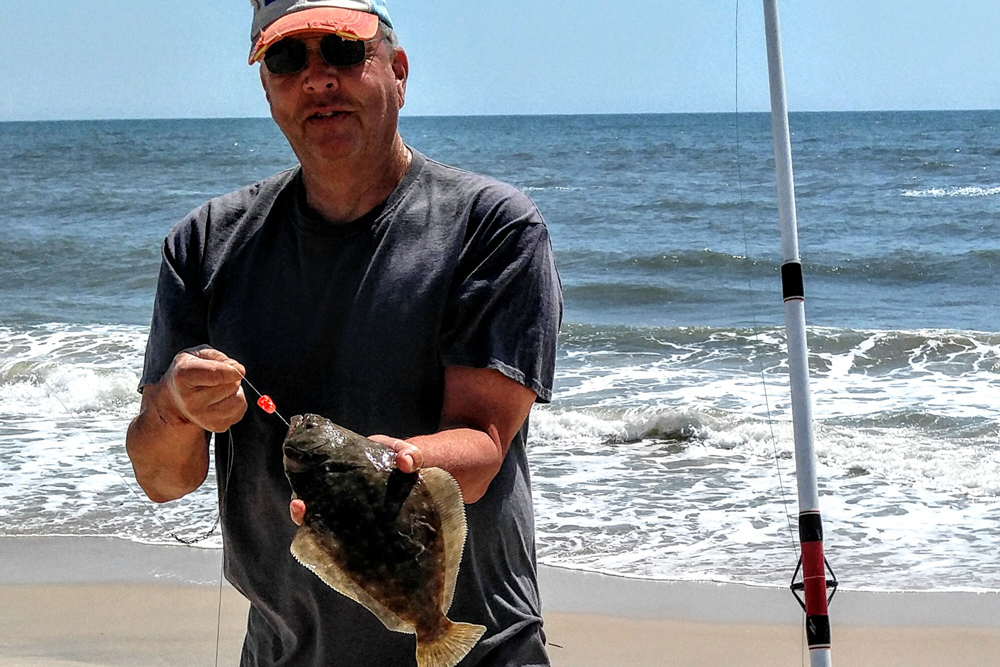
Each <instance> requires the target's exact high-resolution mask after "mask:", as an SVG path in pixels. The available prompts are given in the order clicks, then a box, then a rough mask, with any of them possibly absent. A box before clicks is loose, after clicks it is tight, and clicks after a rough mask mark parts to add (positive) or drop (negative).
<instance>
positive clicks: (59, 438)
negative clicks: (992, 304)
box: [0, 325, 1000, 589]
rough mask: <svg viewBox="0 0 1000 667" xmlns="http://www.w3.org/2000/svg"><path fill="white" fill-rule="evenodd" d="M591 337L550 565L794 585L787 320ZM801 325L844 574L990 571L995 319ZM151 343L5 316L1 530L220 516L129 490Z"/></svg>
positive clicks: (992, 580) (999, 511)
mask: <svg viewBox="0 0 1000 667" xmlns="http://www.w3.org/2000/svg"><path fill="white" fill-rule="evenodd" d="M596 338H598V339H600V340H601V341H604V342H601V343H594V342H588V343H586V344H584V343H582V342H580V340H582V339H580V340H576V339H572V338H571V339H569V340H567V344H566V345H564V353H563V356H562V357H561V358H560V361H559V365H558V372H557V388H556V392H555V395H556V400H555V402H554V403H553V405H551V406H540V407H539V408H537V409H536V410H535V411H534V412H533V416H532V426H531V433H530V441H529V442H530V451H529V457H530V461H531V465H532V476H533V482H534V490H535V501H536V512H537V527H538V542H539V555H540V558H541V560H542V561H543V562H548V563H553V564H560V565H565V566H571V567H580V568H585V569H592V570H597V571H606V572H615V573H618V574H625V575H629V576H643V577H655V578H668V579H709V580H719V581H739V582H744V583H756V584H765V585H779V584H783V583H785V581H784V580H785V579H786V578H787V577H789V576H790V573H791V570H792V569H794V564H795V563H794V560H795V556H794V553H795V546H794V542H795V540H794V530H791V531H790V522H791V523H793V524H794V515H795V512H796V509H795V508H796V501H795V481H794V479H793V475H794V463H793V461H792V452H793V449H794V447H793V443H792V436H791V427H790V411H789V405H788V397H787V393H788V389H787V375H786V373H785V366H784V362H783V361H782V348H783V343H784V341H783V336H782V335H781V334H780V333H778V332H776V331H765V332H762V333H761V335H760V336H759V341H757V342H754V340H753V338H752V337H750V336H748V335H747V334H746V332H735V331H729V332H727V331H699V330H674V331H654V330H650V331H645V332H639V333H637V334H634V335H633V334H629V333H627V332H626V333H623V334H621V335H620V336H617V337H616V336H608V335H602V336H598V337H596ZM810 338H811V340H813V341H814V342H815V344H816V345H815V349H816V350H817V351H816V352H815V353H814V354H813V355H812V357H811V364H812V367H813V373H812V380H813V393H814V398H815V416H816V445H817V453H818V458H819V472H820V480H821V486H822V494H823V495H822V507H823V511H824V517H825V520H826V522H827V529H828V542H829V549H830V551H831V562H832V563H834V566H835V568H836V569H837V571H838V574H839V575H840V576H841V578H842V579H843V580H844V581H845V584H846V585H848V586H852V587H855V588H876V589H877V588H900V587H902V588H916V589H952V588H970V587H972V588H989V589H997V588H1000V565H998V563H997V562H996V558H995V554H996V553H997V551H998V550H1000V536H998V535H997V533H996V531H995V530H993V529H992V528H991V526H995V525H997V522H998V521H1000V423H998V417H997V413H996V410H995V406H996V405H997V404H1000V336H996V335H992V334H975V333H968V332H950V331H936V330H928V331H911V332H880V331H871V332H864V331H854V332H843V331H831V330H822V329H816V330H812V331H811V332H810ZM144 344H145V331H144V330H143V329H142V328H139V327H73V326H69V325H51V326H47V327H37V328H33V329H30V330H24V331H15V330H10V329H6V330H4V329H0V526H2V530H3V532H5V533H8V534H76V535H95V534H104V535H116V536H119V537H126V538H128V539H133V540H137V541H143V542H153V543H163V542H170V541H172V539H173V538H172V537H170V533H171V532H174V533H178V534H183V535H184V536H185V537H194V536H200V535H203V534H205V533H206V532H208V531H209V530H210V529H211V527H212V525H213V524H214V521H215V518H216V516H217V500H216V496H215V487H214V482H213V481H211V480H210V483H209V484H206V485H205V486H204V487H203V488H202V489H201V490H200V491H199V492H198V493H196V494H194V495H192V496H190V497H188V498H185V499H184V500H183V501H181V502H179V503H172V504H168V505H166V506H153V505H152V504H151V503H149V501H147V500H145V499H144V498H142V497H140V496H139V495H138V494H137V488H138V487H137V486H136V485H135V482H134V480H133V479H132V477H131V467H130V465H129V463H128V460H127V457H126V456H125V452H124V447H123V442H124V432H125V428H126V426H127V424H128V420H129V419H130V418H131V417H132V416H133V415H134V414H135V412H136V410H137V409H138V398H139V397H138V393H137V392H136V391H135V388H136V384H137V382H138V376H139V372H140V369H141V363H142V349H143V347H144ZM760 369H763V373H762V374H761V372H760ZM762 377H763V378H764V379H765V380H766V390H767V392H766V394H767V396H766V398H767V400H765V385H764V381H763V380H762ZM779 471H780V472H779ZM129 485H131V489H130V488H129ZM786 503H787V506H786ZM789 515H791V516H792V519H790V518H789ZM201 546H208V547H218V546H219V538H218V537H217V536H216V537H213V538H212V539H210V540H207V541H205V542H203V543H201Z"/></svg>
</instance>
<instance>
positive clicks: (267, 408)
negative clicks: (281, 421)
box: [257, 396, 278, 415]
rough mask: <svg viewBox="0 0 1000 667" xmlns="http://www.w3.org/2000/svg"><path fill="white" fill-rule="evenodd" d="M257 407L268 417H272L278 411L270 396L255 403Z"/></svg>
mask: <svg viewBox="0 0 1000 667" xmlns="http://www.w3.org/2000/svg"><path fill="white" fill-rule="evenodd" d="M257 405H258V406H260V409H261V410H263V411H264V412H266V413H267V414H269V415H273V414H274V413H275V412H277V411H278V406H276V405H275V404H274V401H272V400H271V397H270V396H261V397H260V400H258V401H257Z"/></svg>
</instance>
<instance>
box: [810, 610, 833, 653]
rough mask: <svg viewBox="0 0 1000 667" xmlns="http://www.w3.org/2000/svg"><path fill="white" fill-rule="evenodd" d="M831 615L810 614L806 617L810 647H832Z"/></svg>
mask: <svg viewBox="0 0 1000 667" xmlns="http://www.w3.org/2000/svg"><path fill="white" fill-rule="evenodd" d="M830 639H831V638H830V617H829V616H809V617H807V618H806V642H808V644H809V648H829V647H830V643H831V641H830Z"/></svg>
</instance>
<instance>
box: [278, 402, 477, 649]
mask: <svg viewBox="0 0 1000 667" xmlns="http://www.w3.org/2000/svg"><path fill="white" fill-rule="evenodd" d="M283 451H284V465H285V474H286V476H287V477H288V481H289V482H290V483H291V485H292V491H293V492H294V494H295V496H296V497H297V498H300V499H301V500H302V501H303V502H305V505H306V514H305V520H304V522H303V524H302V526H300V527H299V529H298V532H297V533H296V534H295V538H294V540H293V541H292V547H291V551H292V555H294V556H295V558H296V559H297V560H298V561H299V562H300V563H302V564H303V565H304V566H305V567H307V568H308V569H310V570H311V571H313V572H314V573H315V574H316V575H317V576H318V577H319V578H320V579H322V580H323V581H324V582H326V583H327V584H328V585H329V586H330V587H331V588H333V589H334V590H336V591H338V592H340V593H342V594H344V595H346V596H347V597H349V598H351V599H352V600H355V601H356V602H359V603H361V604H362V605H364V606H365V607H366V608H367V609H369V610H370V611H371V612H372V613H374V614H375V615H376V616H377V617H378V619H379V620H380V621H382V623H383V624H384V625H385V627H386V628H388V629H389V630H393V631H395V632H404V633H410V634H415V635H416V636H417V665H418V667H452V666H453V665H455V664H457V663H458V662H459V661H460V660H462V658H464V657H465V656H466V655H467V654H468V653H469V651H470V650H472V648H473V647H474V646H475V645H476V643H477V642H478V641H479V639H480V637H482V635H483V633H484V632H485V631H486V628H484V627H483V626H481V625H472V624H470V623H453V622H452V621H450V620H449V619H448V618H447V616H446V614H447V613H448V610H449V609H450V607H451V602H452V597H453V596H454V593H455V580H456V578H457V576H458V568H459V564H460V562H461V560H462V550H463V549H464V548H465V534H466V525H465V503H464V502H463V501H462V492H461V490H460V489H459V486H458V483H457V482H456V481H455V479H454V478H453V477H452V476H451V475H449V474H448V473H447V472H445V471H444V470H441V469H439V468H425V469H423V470H421V471H419V472H418V473H413V474H407V473H403V472H400V470H399V469H398V468H396V465H395V460H396V454H395V452H394V451H393V450H392V449H390V448H388V447H385V446H383V445H381V444H379V443H377V442H374V441H373V440H369V439H368V438H365V437H363V436H360V435H358V434H357V433H353V432H351V431H349V430H347V429H345V428H342V427H340V426H337V425H336V424H334V423H333V422H331V421H329V420H328V419H324V418H323V417H319V416H317V415H304V416H298V417H293V418H292V422H291V428H290V429H289V431H288V435H287V437H286V438H285V443H284V446H283Z"/></svg>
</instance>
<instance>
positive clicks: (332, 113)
mask: <svg viewBox="0 0 1000 667" xmlns="http://www.w3.org/2000/svg"><path fill="white" fill-rule="evenodd" d="M346 115H347V112H346V111H321V112H317V113H314V114H313V115H311V116H309V118H310V119H314V118H316V119H322V118H334V117H338V116H346Z"/></svg>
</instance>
